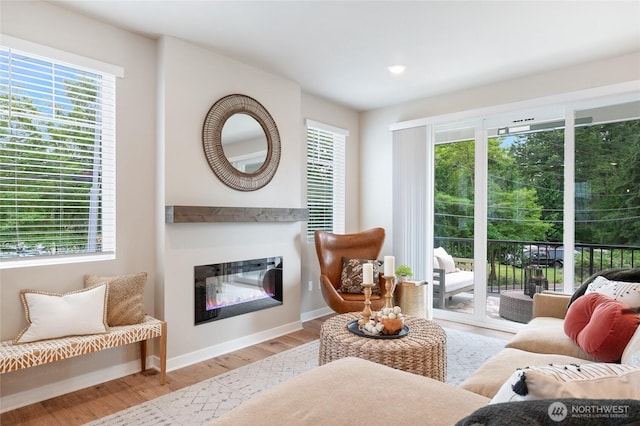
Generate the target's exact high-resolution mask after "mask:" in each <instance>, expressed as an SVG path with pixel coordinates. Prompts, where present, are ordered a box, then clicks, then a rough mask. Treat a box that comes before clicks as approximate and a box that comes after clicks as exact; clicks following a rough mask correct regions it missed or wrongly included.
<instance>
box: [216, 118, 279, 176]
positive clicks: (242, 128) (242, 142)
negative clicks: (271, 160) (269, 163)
mask: <svg viewBox="0 0 640 426" xmlns="http://www.w3.org/2000/svg"><path fill="white" fill-rule="evenodd" d="M221 138H222V150H223V151H224V156H225V157H226V158H227V160H229V163H231V165H232V166H233V167H234V168H235V169H236V170H238V171H240V172H242V173H254V172H255V171H257V170H258V169H260V167H262V165H263V164H264V162H265V160H266V158H267V149H268V144H267V136H266V135H265V133H264V130H263V129H262V126H261V125H260V123H258V121H257V120H256V119H255V118H253V117H251V116H250V115H248V114H243V113H236V114H233V115H232V116H231V117H229V118H228V119H227V120H226V121H225V123H224V126H223V127H222V136H221Z"/></svg>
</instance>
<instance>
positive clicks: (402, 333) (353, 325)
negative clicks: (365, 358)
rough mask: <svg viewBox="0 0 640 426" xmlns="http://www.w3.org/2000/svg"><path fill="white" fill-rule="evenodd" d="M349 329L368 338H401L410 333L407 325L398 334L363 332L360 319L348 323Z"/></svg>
mask: <svg viewBox="0 0 640 426" xmlns="http://www.w3.org/2000/svg"><path fill="white" fill-rule="evenodd" d="M347 329H348V330H349V331H350V332H352V333H353V334H355V335H356V336H360V337H366V338H368V339H399V338H401V337H404V336H406V335H407V334H409V327H407V326H406V325H405V326H404V327H402V329H400V332H399V333H398V334H379V335H377V336H371V335H369V334H365V333H363V332H362V331H361V330H360V328H359V327H358V320H353V321H351V322H350V323H349V324H347Z"/></svg>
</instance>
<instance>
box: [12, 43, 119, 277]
mask: <svg viewBox="0 0 640 426" xmlns="http://www.w3.org/2000/svg"><path fill="white" fill-rule="evenodd" d="M5 40H6V38H5V37H3V46H0V268H7V267H15V266H24V265H37V264H47V263H61V262H69V261H76V260H77V259H78V256H83V257H86V256H87V255H99V254H106V255H110V256H111V257H113V255H114V252H115V77H116V76H115V75H114V74H110V73H107V72H104V71H99V70H95V69H91V68H88V67H85V66H82V65H71V64H70V63H67V62H62V61H58V60H55V59H50V58H48V57H45V56H40V54H37V55H36V54H32V53H26V52H25V51H21V50H16V49H14V48H12V47H7V46H6V45H4V42H5ZM43 49H46V48H43ZM67 57H69V55H68V54H67ZM87 61H90V60H87ZM105 65H106V64H105ZM74 259H75V260H74Z"/></svg>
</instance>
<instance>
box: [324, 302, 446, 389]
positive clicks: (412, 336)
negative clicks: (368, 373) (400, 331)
mask: <svg viewBox="0 0 640 426" xmlns="http://www.w3.org/2000/svg"><path fill="white" fill-rule="evenodd" d="M360 317H361V315H360V313H348V314H341V315H336V316H334V317H331V318H329V319H328V320H326V321H325V322H324V323H323V324H322V327H321V328H320V353H319V364H320V365H323V364H326V363H328V362H331V361H334V360H336V359H339V358H345V357H349V356H354V357H358V358H363V359H366V360H369V361H373V362H377V363H378V364H384V365H387V366H389V367H392V368H396V369H399V370H404V371H408V372H410V373H414V374H420V375H422V376H426V377H431V378H433V379H436V380H440V381H441V382H444V381H445V377H446V373H447V335H446V333H445V332H444V330H443V329H442V327H440V326H439V325H438V324H436V323H435V322H433V321H429V320H426V319H424V318H417V317H412V316H407V317H405V325H406V326H407V327H408V328H409V333H408V334H407V335H406V336H404V337H400V338H397V339H373V338H367V337H361V336H357V335H356V334H354V333H352V332H351V331H349V330H348V329H347V324H348V323H349V322H351V321H353V320H356V319H359V318H360Z"/></svg>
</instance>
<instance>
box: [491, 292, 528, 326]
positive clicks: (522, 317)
mask: <svg viewBox="0 0 640 426" xmlns="http://www.w3.org/2000/svg"><path fill="white" fill-rule="evenodd" d="M499 313H500V316H501V317H502V318H504V319H508V320H511V321H515V322H521V323H525V324H526V323H528V322H529V321H531V317H532V316H533V298H531V297H530V296H528V295H526V294H524V291H522V290H505V291H503V292H501V293H500V310H499Z"/></svg>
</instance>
